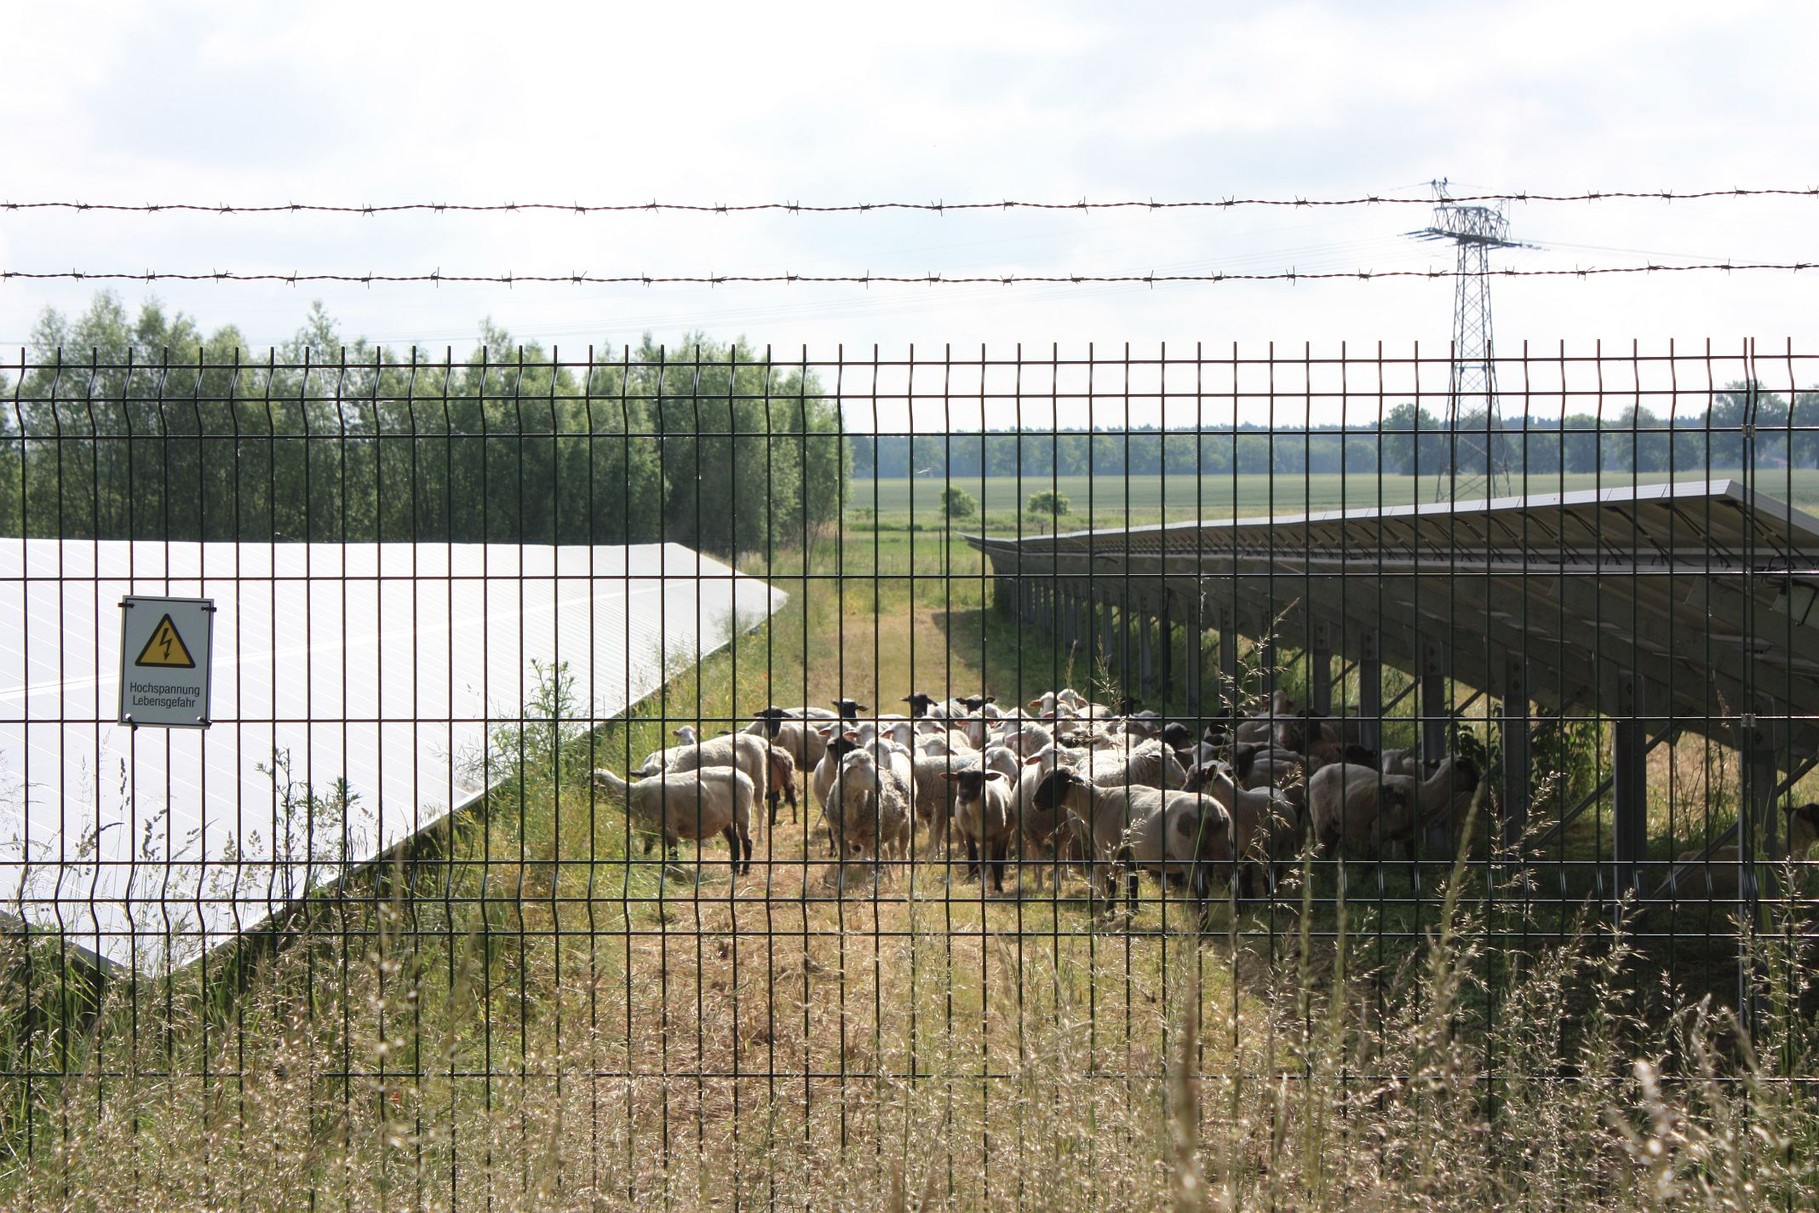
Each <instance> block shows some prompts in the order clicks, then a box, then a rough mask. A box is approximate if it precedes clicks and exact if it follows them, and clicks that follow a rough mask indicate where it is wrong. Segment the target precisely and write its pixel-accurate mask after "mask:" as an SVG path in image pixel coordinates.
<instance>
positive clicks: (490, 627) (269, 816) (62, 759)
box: [0, 539, 785, 970]
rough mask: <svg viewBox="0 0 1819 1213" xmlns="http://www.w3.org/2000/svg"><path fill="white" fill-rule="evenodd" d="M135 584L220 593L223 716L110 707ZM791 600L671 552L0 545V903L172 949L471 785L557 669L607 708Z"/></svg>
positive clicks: (97, 937)
mask: <svg viewBox="0 0 1819 1213" xmlns="http://www.w3.org/2000/svg"><path fill="white" fill-rule="evenodd" d="M128 594H155V595H165V596H177V597H182V596H192V597H203V598H211V599H213V600H214V602H215V605H216V608H217V613H216V616H215V625H214V662H213V666H214V670H213V683H214V685H213V711H212V715H213V724H212V727H210V728H209V729H207V730H206V731H200V730H167V729H156V728H139V729H132V728H128V727H124V726H121V725H119V724H117V723H115V721H116V714H117V711H118V703H117V698H118V694H119V676H120V675H119V672H120V667H121V661H120V635H121V629H120V618H119V616H120V611H119V609H118V604H119V602H120V600H121V599H122V598H123V597H124V596H126V595H128ZM784 601H785V595H784V594H783V593H782V592H780V591H777V590H774V589H772V588H771V587H769V586H768V585H766V584H765V583H764V582H762V581H759V580H756V579H753V578H749V577H745V576H742V575H740V574H738V573H736V572H735V571H734V570H733V569H731V568H730V567H728V566H727V565H725V564H722V563H720V562H719V561H716V560H713V559H710V558H708V557H704V556H702V555H700V554H698V553H696V552H694V551H692V550H690V549H688V548H685V547H682V546H679V545H677V544H673V543H672V544H643V545H636V546H631V547H550V546H524V545H518V544H447V543H440V544H436V543H426V544H407V543H388V544H346V545H343V544H270V543H180V542H168V543H167V542H156V543H153V542H125V541H119V542H94V541H74V540H69V541H59V540H52V539H26V540H16V541H9V542H7V543H6V544H4V545H0V612H4V613H5V615H6V616H7V617H8V618H11V619H14V620H16V621H17V622H16V625H15V626H14V627H12V628H9V629H7V630H6V632H5V634H4V635H0V906H4V907H7V908H12V907H17V909H18V911H19V913H20V916H21V917H23V918H24V919H26V920H27V921H28V922H31V923H34V924H38V925H47V926H55V927H57V928H59V929H60V930H61V931H62V932H63V933H64V936H65V938H66V939H67V940H68V942H70V943H71V944H73V945H75V946H77V947H81V948H86V949H88V950H90V951H92V952H94V953H97V954H99V955H100V956H102V957H105V958H107V959H108V960H110V961H113V962H115V963H118V964H122V965H126V966H129V967H133V968H138V969H141V970H147V969H156V968H159V967H161V966H163V965H166V964H180V963H183V962H186V961H188V960H190V959H192V958H194V957H195V956H197V955H199V954H200V953H202V952H203V951H206V950H207V949H208V948H210V947H213V946H215V945H216V944H218V943H221V942H223V941H225V940H228V939H231V938H233V937H235V936H236V935H238V934H239V933H241V932H242V931H244V930H246V929H248V928H250V927H253V926H255V925H257V924H258V923H260V922H261V921H263V920H265V919H266V918H268V917H269V916H270V915H271V914H273V913H274V912H276V911H278V910H280V909H282V908H284V907H285V906H287V905H289V904H291V903H292V902H294V901H295V900H296V899H297V898H298V897H300V896H302V895H304V894H305V893H307V892H309V891H310V890H313V889H317V888H320V887H322V886H324V885H327V884H332V883H334V882H335V881H337V880H339V879H340V878H341V876H342V874H343V873H344V872H345V871H346V870H347V868H348V867H349V865H354V864H359V863H361V862H364V861H367V860H370V859H372V858H374V857H375V856H377V855H380V854H383V853H385V852H386V851H387V850H388V849H389V848H391V847H393V846H395V845H396V844H398V843H399V842H401V841H402V840H404V839H407V838H410V837H413V836H415V835H417V834H418V833H420V832H421V831H423V830H425V829H428V828H430V827H431V826H433V825H435V824H436V823H437V822H439V821H440V820H442V819H443V818H444V817H446V816H447V815H448V814H449V813H450V812H451V811H454V810H458V809H460V808H462V807H464V806H466V805H469V804H471V803H473V802H474V801H475V800H476V799H477V798H479V797H480V796H481V795H482V794H483V792H484V791H485V789H486V788H487V787H488V786H489V784H490V783H492V782H495V781H496V780H497V778H499V777H500V775H502V774H503V772H496V771H495V769H494V765H493V762H492V760H490V759H489V757H488V754H487V741H488V735H489V728H491V727H493V726H494V725H495V724H497V723H498V722H502V721H514V720H520V719H522V718H524V716H525V715H526V711H527V708H526V705H527V704H530V703H532V702H533V701H534V700H535V699H537V697H538V696H539V694H540V684H546V683H547V682H548V680H549V679H550V678H551V677H552V675H553V673H554V672H555V671H557V670H558V669H559V668H560V669H561V671H562V673H563V674H565V675H566V676H567V677H568V678H570V679H572V687H573V688H574V693H575V695H576V696H577V698H578V704H577V710H578V711H579V712H580V713H581V714H582V715H585V716H588V717H592V718H594V719H603V718H607V717H611V716H615V715H618V714H619V713H621V712H623V711H625V710H626V709H627V708H628V707H629V706H631V705H633V704H635V703H637V702H638V701H639V700H641V699H643V698H644V697H646V696H647V695H649V694H651V693H652V692H653V691H654V690H656V689H657V688H658V687H659V686H660V685H661V684H662V683H663V682H664V681H665V679H666V677H667V676H672V675H673V674H674V673H675V672H677V671H678V670H680V669H682V668H685V667H686V666H688V665H690V664H693V663H694V662H696V661H699V660H700V659H701V658H702V657H704V656H705V655H707V654H709V653H711V652H714V651H716V650H718V649H720V648H722V647H723V646H725V645H726V644H728V643H729V642H730V641H731V640H732V639H733V638H734V637H735V636H736V635H738V634H739V633H741V632H743V631H745V630H749V629H750V628H752V627H755V626H757V625H758V624H759V623H761V622H763V621H764V620H765V619H768V618H769V616H770V615H771V613H772V612H774V611H775V610H777V609H778V608H779V607H781V606H782V604H783V602H784Z"/></svg>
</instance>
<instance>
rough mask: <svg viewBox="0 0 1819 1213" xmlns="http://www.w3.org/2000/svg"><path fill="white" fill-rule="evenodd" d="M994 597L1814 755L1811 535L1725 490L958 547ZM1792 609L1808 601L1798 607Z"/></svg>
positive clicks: (1803, 519) (1815, 564)
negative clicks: (1091, 610) (1304, 652)
mask: <svg viewBox="0 0 1819 1213" xmlns="http://www.w3.org/2000/svg"><path fill="white" fill-rule="evenodd" d="M970 542H972V543H973V546H975V547H977V548H979V549H980V550H982V551H984V552H986V553H987V554H988V555H989V556H990V557H991V559H992V562H993V567H994V570H995V572H996V574H997V575H998V576H999V577H1000V578H1005V579H1010V580H1015V581H1021V582H1022V583H1024V584H1025V585H1026V586H1037V587H1054V591H1055V592H1056V593H1058V594H1065V595H1069V596H1072V597H1075V598H1080V599H1086V600H1091V601H1095V602H1099V603H1102V604H1104V605H1107V606H1110V607H1113V608H1116V609H1117V610H1118V611H1120V612H1123V613H1125V614H1127V615H1136V616H1141V615H1145V614H1157V615H1161V614H1166V615H1167V616H1168V617H1170V618H1171V619H1172V620H1173V621H1174V622H1178V623H1185V624H1189V625H1192V626H1197V627H1198V628H1201V629H1206V628H1225V627H1230V628H1232V629H1234V630H1236V631H1239V632H1242V633H1244V634H1245V635H1249V636H1259V637H1261V636H1266V635H1270V636H1275V637H1277V638H1279V639H1281V640H1282V641H1283V642H1284V643H1287V644H1291V645H1293V644H1297V643H1299V642H1300V641H1301V640H1302V639H1304V638H1306V637H1311V636H1312V635H1313V634H1314V632H1315V630H1316V629H1317V628H1325V629H1327V632H1328V634H1329V635H1330V636H1331V638H1332V639H1331V647H1332V649H1333V651H1334V652H1336V653H1338V654H1340V655H1342V656H1345V657H1348V658H1352V659H1356V658H1359V657H1361V656H1363V654H1364V651H1365V647H1366V645H1367V643H1368V645H1369V646H1370V647H1371V651H1372V652H1373V653H1374V654H1376V655H1378V656H1380V657H1381V658H1382V659H1383V660H1384V661H1386V662H1388V663H1390V664H1392V665H1396V666H1398V667H1400V668H1402V669H1404V670H1406V671H1409V672H1411V673H1418V672H1422V671H1424V670H1426V669H1428V668H1429V667H1431V666H1433V665H1434V664H1436V663H1438V664H1439V665H1440V666H1441V667H1442V668H1443V669H1444V671H1445V672H1446V673H1447V674H1449V675H1451V676H1453V677H1455V678H1457V679H1459V680H1460V681H1462V682H1464V683H1466V684H1467V685H1470V686H1473V687H1477V688H1480V689H1483V690H1485V691H1488V692H1490V693H1492V694H1496V695H1501V694H1503V693H1504V691H1505V684H1506V682H1507V677H1506V676H1507V673H1508V671H1509V670H1510V669H1512V668H1518V669H1521V670H1522V671H1523V672H1524V673H1523V688H1524V692H1525V694H1526V696H1527V697H1528V698H1530V699H1532V700H1534V701H1535V702H1537V703H1539V704H1540V705H1542V707H1543V708H1544V709H1547V710H1555V711H1585V710H1591V711H1612V712H1614V711H1617V710H1618V709H1617V706H1616V705H1619V704H1620V703H1622V702H1623V701H1624V699H1625V697H1626V695H1627V694H1628V692H1627V691H1626V690H1624V687H1625V686H1626V685H1628V683H1626V680H1631V681H1633V683H1634V685H1635V687H1636V688H1637V689H1638V691H1639V693H1640V694H1641V695H1642V697H1643V700H1644V702H1646V703H1647V704H1648V705H1649V706H1648V707H1647V711H1648V713H1649V714H1651V715H1659V716H1662V717H1668V716H1672V717H1674V718H1675V719H1676V721H1677V722H1678V723H1680V724H1681V725H1682V727H1685V728H1688V729H1691V730H1694V731H1697V732H1702V733H1705V734H1707V735H1709V736H1713V737H1715V738H1717V739H1719V740H1724V741H1727V742H1728V741H1730V740H1731V739H1732V736H1731V735H1732V732H1733V730H1734V728H1735V726H1736V724H1737V722H1738V721H1739V720H1740V719H1741V718H1742V717H1743V716H1744V715H1746V714H1749V715H1755V716H1759V717H1762V718H1764V719H1765V722H1766V721H1769V720H1772V721H1776V722H1778V725H1777V727H1778V728H1779V739H1778V742H1777V744H1778V747H1779V748H1780V749H1781V750H1782V752H1783V754H1784V756H1786V757H1788V758H1789V759H1790V760H1804V759H1806V758H1809V757H1811V756H1813V755H1815V754H1819V620H1815V621H1814V622H1811V623H1808V622H1799V621H1797V620H1796V619H1795V618H1794V612H1795V611H1796V610H1798V611H1800V618H1801V619H1805V618H1806V609H1805V607H1803V606H1802V605H1801V604H1803V603H1804V604H1806V605H1807V606H1810V599H1811V598H1812V597H1819V519H1815V518H1813V517H1812V516H1810V515H1807V514H1805V513H1803V512H1801V511H1800V510H1798V509H1795V508H1793V507H1791V506H1789V505H1788V504H1787V503H1785V502H1782V501H1779V500H1776V499H1774V498H1771V497H1768V496H1766V495H1763V494H1759V493H1755V492H1753V491H1752V490H1750V489H1748V488H1746V487H1745V486H1743V485H1740V484H1738V483H1736V482H1734V481H1728V480H1719V481H1711V482H1704V481H1699V482H1679V483H1673V484H1655V485H1620V486H1613V487H1608V488H1604V489H1598V490H1586V491H1578V492H1570V493H1550V494H1535V495H1532V496H1528V497H1507V498H1498V499H1494V500H1490V501H1473V502H1456V503H1455V502H1442V503H1433V504H1423V505H1409V506H1391V507H1384V508H1381V509H1375V508H1372V509H1353V510H1344V511H1335V512H1331V513H1323V514H1311V515H1288V516H1283V515H1278V516H1270V517H1250V518H1237V519H1220V520H1215V521H1205V522H1201V521H1195V522H1188V523H1171V524H1164V525H1158V526H1148V527H1133V528H1130V529H1128V530H1115V531H1114V530H1096V531H1081V532H1072V533H1066V534H1061V535H1055V536H1036V537H1023V538H1018V539H1007V538H996V537H992V538H974V539H972V540H970ZM1809 588H1812V589H1813V592H1812V594H1811V595H1809V594H1808V593H1807V591H1808V589H1809Z"/></svg>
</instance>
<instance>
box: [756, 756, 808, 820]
mask: <svg viewBox="0 0 1819 1213" xmlns="http://www.w3.org/2000/svg"><path fill="white" fill-rule="evenodd" d="M779 797H781V798H783V799H785V800H788V801H789V820H790V824H791V825H799V824H801V822H802V811H801V808H800V807H799V805H798V804H797V800H796V759H795V757H794V756H793V755H791V754H790V752H789V751H788V750H786V749H784V748H783V747H782V746H780V745H772V746H771V749H770V763H769V765H768V766H767V767H766V769H765V779H764V800H765V803H767V804H768V805H770V824H771V826H772V827H773V828H774V827H775V826H776V824H777V813H778V809H779V806H778V803H777V801H778V798H779Z"/></svg>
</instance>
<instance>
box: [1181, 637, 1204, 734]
mask: <svg viewBox="0 0 1819 1213" xmlns="http://www.w3.org/2000/svg"><path fill="white" fill-rule="evenodd" d="M1196 613H1197V612H1196ZM1181 631H1182V637H1181V641H1182V645H1181V648H1182V660H1183V661H1185V662H1186V666H1185V667H1184V670H1185V673H1186V675H1187V714H1188V715H1189V716H1198V715H1200V675H1201V669H1200V662H1201V658H1202V653H1201V651H1200V639H1201V636H1202V632H1201V631H1200V625H1199V621H1198V620H1197V619H1189V620H1188V621H1187V623H1186V624H1185V625H1184V626H1183V627H1182V629H1181ZM1195 740H1196V741H1197V740H1199V738H1195Z"/></svg>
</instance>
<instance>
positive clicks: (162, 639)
mask: <svg viewBox="0 0 1819 1213" xmlns="http://www.w3.org/2000/svg"><path fill="white" fill-rule="evenodd" d="M133 664H134V665H156V666H167V667H169V666H175V667H177V668H179V669H184V670H193V669H195V668H196V661H195V658H193V657H191V656H190V655H189V649H187V648H185V647H184V644H183V637H182V636H179V635H178V634H177V625H176V624H174V623H172V622H171V617H170V616H169V615H166V616H165V617H164V618H163V619H160V620H159V621H158V626H157V627H155V628H153V629H152V638H151V639H150V640H148V641H146V642H145V647H144V648H143V649H141V650H140V651H139V658H138V660H137V661H135V662H133Z"/></svg>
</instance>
